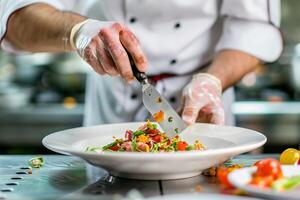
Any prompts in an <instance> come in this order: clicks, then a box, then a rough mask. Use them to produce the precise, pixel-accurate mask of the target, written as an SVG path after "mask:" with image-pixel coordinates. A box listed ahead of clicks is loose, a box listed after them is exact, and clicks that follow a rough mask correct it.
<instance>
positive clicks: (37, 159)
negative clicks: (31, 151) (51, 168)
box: [28, 156, 45, 168]
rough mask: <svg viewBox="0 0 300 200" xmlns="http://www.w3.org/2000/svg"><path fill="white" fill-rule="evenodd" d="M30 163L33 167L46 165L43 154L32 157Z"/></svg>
mask: <svg viewBox="0 0 300 200" xmlns="http://www.w3.org/2000/svg"><path fill="white" fill-rule="evenodd" d="M28 164H29V166H30V167H32V168H40V167H42V166H44V164H45V161H44V158H43V157H42V156H38V157H34V158H31V159H30V160H29V161H28Z"/></svg>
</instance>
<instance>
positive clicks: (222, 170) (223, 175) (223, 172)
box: [217, 167, 234, 189]
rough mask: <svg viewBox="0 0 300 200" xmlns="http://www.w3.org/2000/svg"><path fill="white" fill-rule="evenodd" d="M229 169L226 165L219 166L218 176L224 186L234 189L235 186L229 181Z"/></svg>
mask: <svg viewBox="0 0 300 200" xmlns="http://www.w3.org/2000/svg"><path fill="white" fill-rule="evenodd" d="M229 172H230V171H229V170H228V168H226V167H219V168H218V171H217V177H218V180H219V182H220V183H221V185H222V186H224V187H225V188H227V189H233V188H234V187H233V186H232V185H231V183H230V182H229V181H228V174H229Z"/></svg>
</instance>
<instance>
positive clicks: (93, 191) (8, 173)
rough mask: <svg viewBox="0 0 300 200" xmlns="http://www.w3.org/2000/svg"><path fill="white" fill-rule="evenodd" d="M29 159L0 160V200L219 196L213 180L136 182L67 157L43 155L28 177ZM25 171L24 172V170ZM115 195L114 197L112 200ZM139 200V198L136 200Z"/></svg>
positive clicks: (245, 159) (244, 159) (243, 159)
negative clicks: (190, 195)
mask: <svg viewBox="0 0 300 200" xmlns="http://www.w3.org/2000/svg"><path fill="white" fill-rule="evenodd" d="M277 156H278V155H241V156H238V157H236V158H234V159H233V160H232V161H231V162H232V163H239V164H243V165H245V166H247V165H251V164H253V163H254V162H256V161H257V160H259V159H262V158H265V157H277ZM32 157H33V155H26V156H0V199H11V198H15V199H22V200H24V199H31V200H34V199H58V198H59V199H115V200H116V199H118V198H116V197H124V196H125V195H128V193H132V192H133V191H137V192H138V194H141V195H142V196H144V197H151V196H159V195H166V194H181V193H220V192H222V189H221V187H220V186H219V185H218V183H217V180H216V178H215V177H205V176H202V175H200V176H196V177H192V178H187V179H180V180H169V181H140V180H129V179H122V178H117V177H112V176H109V175H108V174H107V173H106V172H105V171H104V170H101V169H98V168H94V169H92V172H93V173H91V168H90V167H88V168H87V167H86V166H87V165H86V164H85V163H84V162H83V161H82V160H80V159H78V158H75V157H70V156H59V155H46V156H44V159H45V162H46V164H45V166H44V167H42V168H40V169H33V170H32V174H28V169H26V167H27V166H28V165H27V161H28V160H29V159H30V158H32ZM24 167H25V168H24ZM137 167H138V166H137ZM116 195H117V196H116ZM140 199H141V198H139V200H140Z"/></svg>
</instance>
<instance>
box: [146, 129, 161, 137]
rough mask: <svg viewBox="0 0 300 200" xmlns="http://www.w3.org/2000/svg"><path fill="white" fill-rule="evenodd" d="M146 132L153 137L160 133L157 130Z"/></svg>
mask: <svg viewBox="0 0 300 200" xmlns="http://www.w3.org/2000/svg"><path fill="white" fill-rule="evenodd" d="M146 132H147V134H149V136H155V135H157V134H159V133H160V131H159V130H158V129H148V130H147V131H146Z"/></svg>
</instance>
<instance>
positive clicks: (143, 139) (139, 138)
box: [137, 135, 149, 143]
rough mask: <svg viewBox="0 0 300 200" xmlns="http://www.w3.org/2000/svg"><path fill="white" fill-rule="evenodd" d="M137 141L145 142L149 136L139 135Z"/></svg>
mask: <svg viewBox="0 0 300 200" xmlns="http://www.w3.org/2000/svg"><path fill="white" fill-rule="evenodd" d="M137 141H138V142H143V143H147V142H148V141H149V138H148V137H147V136H145V135H140V136H139V137H138V138H137Z"/></svg>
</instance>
